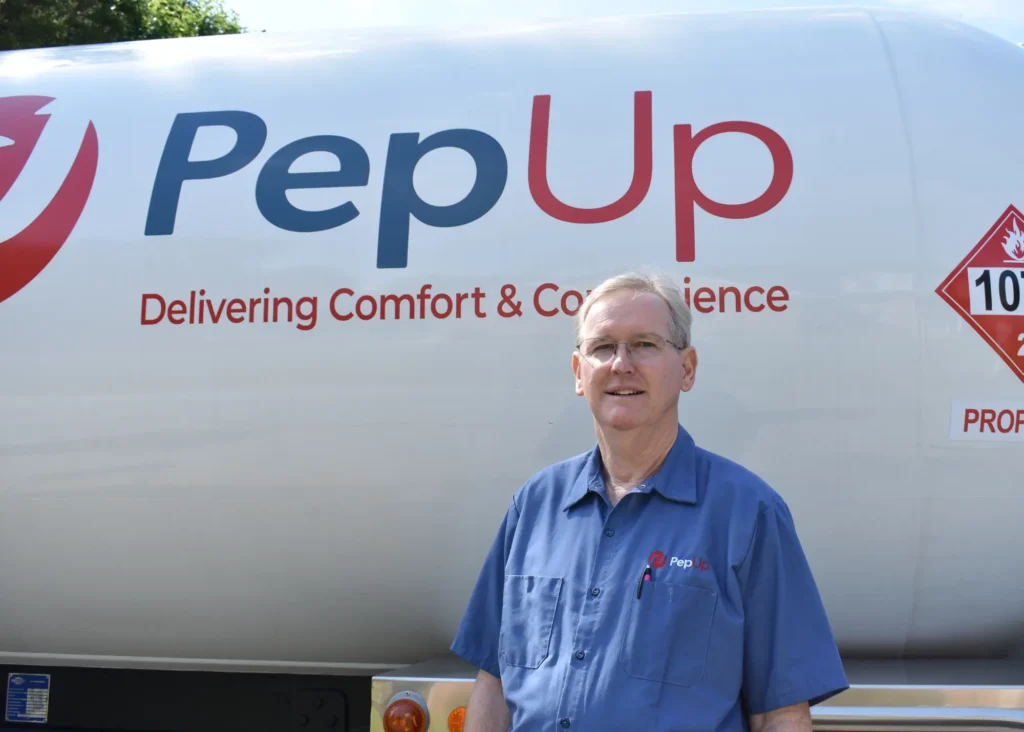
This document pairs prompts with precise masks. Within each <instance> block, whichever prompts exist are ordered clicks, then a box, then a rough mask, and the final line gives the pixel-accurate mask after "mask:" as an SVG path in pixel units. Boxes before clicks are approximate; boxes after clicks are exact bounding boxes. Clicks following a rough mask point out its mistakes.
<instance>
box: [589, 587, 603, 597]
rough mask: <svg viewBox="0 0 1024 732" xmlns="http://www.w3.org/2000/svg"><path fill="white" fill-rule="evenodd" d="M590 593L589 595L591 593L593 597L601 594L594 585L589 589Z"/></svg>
mask: <svg viewBox="0 0 1024 732" xmlns="http://www.w3.org/2000/svg"><path fill="white" fill-rule="evenodd" d="M590 594H591V595H593V596H594V597H597V596H598V595H600V594H601V590H600V588H598V587H595V588H594V589H592V590H591V591H590Z"/></svg>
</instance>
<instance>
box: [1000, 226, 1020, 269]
mask: <svg viewBox="0 0 1024 732" xmlns="http://www.w3.org/2000/svg"><path fill="white" fill-rule="evenodd" d="M1003 249H1005V250H1006V253H1007V254H1009V255H1010V256H1011V257H1013V259H1007V260H1006V261H1007V262H1011V263H1017V262H1024V234H1022V233H1021V232H1020V229H1018V228H1017V219H1014V220H1013V231H1008V232H1007V234H1006V241H1004V242H1003Z"/></svg>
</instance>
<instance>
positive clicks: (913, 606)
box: [863, 8, 927, 658]
mask: <svg viewBox="0 0 1024 732" xmlns="http://www.w3.org/2000/svg"><path fill="white" fill-rule="evenodd" d="M863 11H864V13H865V15H867V17H868V19H869V20H870V21H871V25H872V26H873V27H874V29H875V32H876V34H877V35H878V42H879V44H880V45H881V47H882V53H883V55H884V56H885V62H886V65H887V66H888V67H889V75H890V79H891V80H892V87H893V93H894V94H895V95H896V108H897V110H898V112H899V117H900V122H901V124H902V127H903V139H904V143H905V144H906V150H907V163H908V168H909V171H910V181H909V182H910V199H911V202H912V204H913V215H914V244H915V246H916V254H918V255H919V256H918V259H919V261H920V255H921V254H922V252H923V251H924V242H923V240H922V233H921V232H922V227H921V221H922V218H921V201H920V196H919V192H918V189H917V161H916V159H915V157H914V146H913V141H912V139H911V135H910V122H909V119H908V116H907V106H906V103H905V100H904V98H903V89H902V87H901V85H900V76H899V72H898V70H897V68H896V60H895V59H894V58H893V54H892V47H891V45H890V44H889V38H888V37H887V36H886V34H885V29H884V28H882V24H881V23H880V22H879V20H878V18H877V17H876V15H875V13H874V12H873V11H872V10H871V9H870V8H863ZM910 279H911V283H912V288H911V292H912V293H913V310H914V319H915V321H916V326H917V354H916V355H917V362H916V367H917V368H916V371H917V373H918V374H920V373H921V368H922V364H923V363H924V357H923V353H922V352H923V349H924V339H925V333H924V325H923V323H922V321H921V311H920V303H919V301H918V278H917V273H916V272H915V271H914V270H911V277H910ZM916 384H917V391H918V395H920V390H921V382H920V380H917V381H916ZM916 403H917V406H916V407H915V415H916V419H915V423H916V432H917V438H916V440H915V449H916V452H917V457H918V458H919V459H920V458H921V457H923V452H924V451H923V447H922V444H921V440H922V436H923V416H922V407H921V400H920V399H917V400H916ZM914 470H915V475H914V487H915V489H916V488H918V487H919V485H920V483H919V481H918V480H917V478H918V476H917V475H916V473H917V472H918V470H919V468H917V467H915V469H914ZM926 525H927V522H926V521H925V520H924V518H923V517H920V514H919V518H918V523H917V531H918V534H917V542H916V547H917V556H916V558H915V562H914V582H913V586H912V588H911V597H910V612H909V615H908V617H907V625H906V631H905V632H904V634H903V646H902V649H901V652H900V657H903V658H905V657H906V652H907V645H908V643H909V641H910V633H911V631H912V630H913V627H914V618H915V617H916V616H917V590H918V584H919V581H920V572H921V569H922V564H921V541H922V536H923V533H924V527H925V526H926Z"/></svg>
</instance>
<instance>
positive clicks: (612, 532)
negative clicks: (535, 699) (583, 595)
mask: <svg viewBox="0 0 1024 732" xmlns="http://www.w3.org/2000/svg"><path fill="white" fill-rule="evenodd" d="M604 535H605V536H615V529H605V530H604ZM563 721H564V720H563Z"/></svg>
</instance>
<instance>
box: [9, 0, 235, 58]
mask: <svg viewBox="0 0 1024 732" xmlns="http://www.w3.org/2000/svg"><path fill="white" fill-rule="evenodd" d="M244 30H245V29H244V28H242V27H241V26H240V25H239V20H238V16H237V14H236V13H234V12H233V11H231V10H228V9H227V8H225V7H224V4H223V1H222V0H0V50H4V51H6V50H11V49H17V48H41V47H45V46H71V45H83V44H91V43H114V42H117V41H141V40H148V39H154V38H181V37H185V36H210V35H220V34H224V33H241V32H242V31H244Z"/></svg>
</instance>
